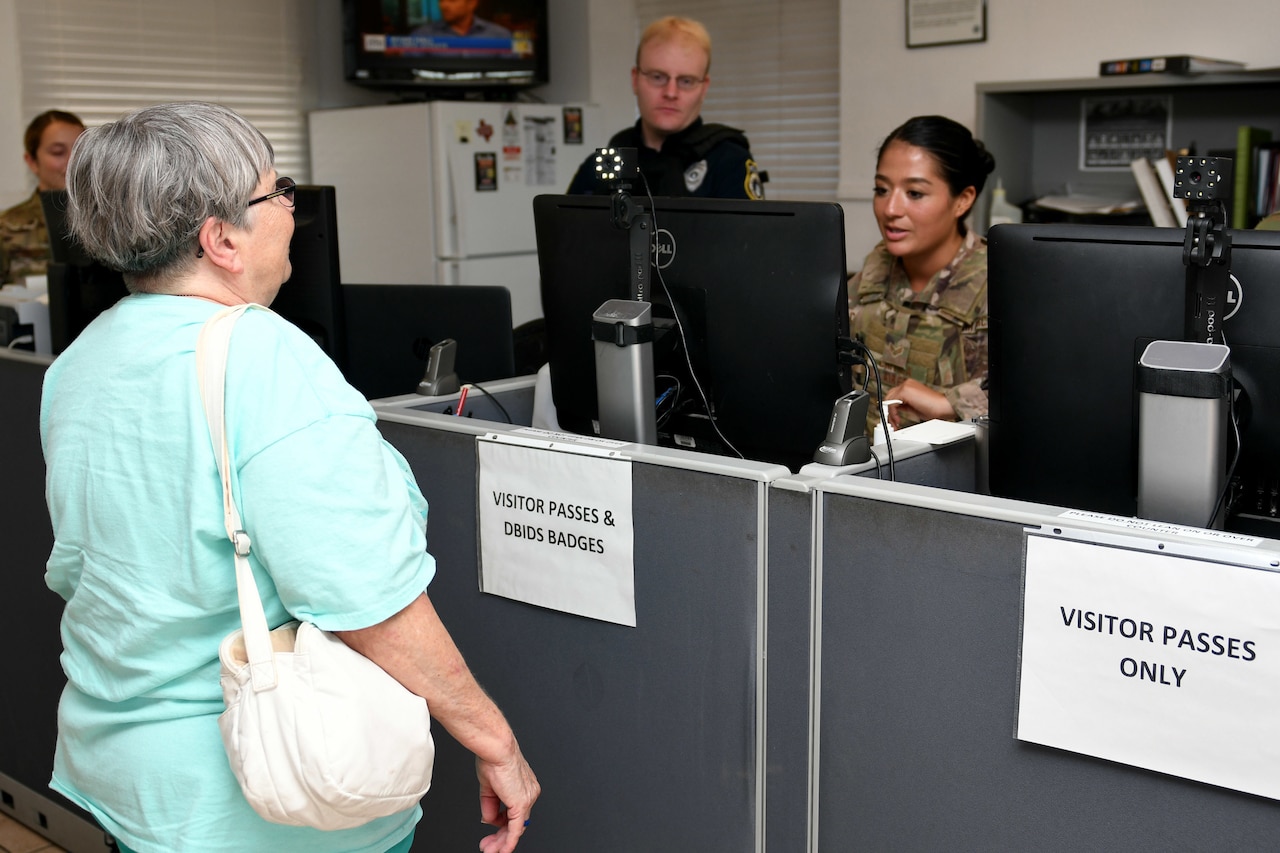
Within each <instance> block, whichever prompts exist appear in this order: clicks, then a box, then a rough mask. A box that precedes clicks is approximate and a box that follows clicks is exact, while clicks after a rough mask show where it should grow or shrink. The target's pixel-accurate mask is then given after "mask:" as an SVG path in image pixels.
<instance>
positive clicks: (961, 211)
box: [951, 185, 978, 219]
mask: <svg viewBox="0 0 1280 853" xmlns="http://www.w3.org/2000/svg"><path fill="white" fill-rule="evenodd" d="M977 198H978V191H977V190H976V189H974V187H973V186H972V185H970V186H967V187H965V188H964V189H963V190H961V191H960V193H959V195H957V196H956V200H955V201H954V202H953V203H952V208H951V209H952V211H953V212H954V213H955V217H956V219H963V218H964V217H965V215H966V214H967V213H968V212H969V209H970V208H972V207H973V202H974V200H976V199H977Z"/></svg>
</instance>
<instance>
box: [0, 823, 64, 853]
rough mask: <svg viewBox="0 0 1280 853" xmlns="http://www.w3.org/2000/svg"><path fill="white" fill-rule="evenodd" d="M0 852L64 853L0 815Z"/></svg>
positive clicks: (44, 839) (38, 835)
mask: <svg viewBox="0 0 1280 853" xmlns="http://www.w3.org/2000/svg"><path fill="white" fill-rule="evenodd" d="M0 850H4V851H5V853H37V851H38V853H62V848H60V847H57V846H55V845H54V844H53V843H52V842H50V841H49V839H47V838H45V837H44V836H43V835H40V834H38V833H36V832H32V831H31V830H30V829H27V828H26V827H25V826H23V825H22V824H20V823H18V822H17V821H16V820H13V819H12V818H10V817H9V816H8V815H4V814H0Z"/></svg>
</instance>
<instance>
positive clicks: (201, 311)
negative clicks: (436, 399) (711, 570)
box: [40, 103, 540, 853]
mask: <svg viewBox="0 0 1280 853" xmlns="http://www.w3.org/2000/svg"><path fill="white" fill-rule="evenodd" d="M67 189H68V196H69V215H70V221H71V228H72V230H73V232H74V233H75V235H76V237H77V238H78V239H79V240H80V242H81V243H82V244H83V245H84V246H85V248H86V249H87V250H88V252H89V254H90V255H92V256H93V257H94V258H96V259H98V260H99V261H101V262H102V263H104V264H106V265H107V266H110V267H112V268H113V269H116V270H119V271H120V272H121V273H122V274H123V276H124V279H125V282H126V284H127V285H128V287H129V289H130V295H129V296H127V297H125V298H124V299H122V300H121V301H120V302H119V303H117V304H116V306H115V307H113V308H111V309H110V310H108V311H106V312H105V313H103V314H102V315H101V316H99V317H98V318H97V319H96V320H95V321H94V322H93V323H92V324H90V326H89V327H88V328H87V329H85V331H84V332H83V333H81V335H80V336H79V337H78V338H77V339H76V340H75V341H74V342H73V343H72V345H71V346H70V347H68V348H67V350H66V351H65V352H64V353H63V354H62V355H61V356H59V357H58V359H57V360H56V361H55V362H54V363H53V364H52V366H51V367H50V368H49V371H48V374H47V376H46V380H45V386H44V397H43V401H42V404H41V412H40V428H41V438H42V441H43V445H44V453H45V459H46V463H47V468H48V475H47V497H48V501H49V513H50V516H51V519H52V521H53V530H54V547H53V553H52V554H51V555H50V558H49V563H48V569H47V574H46V580H47V583H48V585H49V586H50V588H52V589H53V590H54V591H55V592H57V593H58V594H59V595H61V596H62V597H63V598H64V599H66V602H67V603H66V608H65V610H64V614H63V618H62V628H61V632H62V640H63V645H64V652H63V654H62V665H63V669H64V670H65V672H66V675H67V686H66V688H65V690H64V692H63V694H62V699H61V702H60V704H59V708H58V740H57V748H56V755H55V760H54V775H53V783H52V784H53V787H54V788H55V789H56V790H58V791H59V792H61V793H62V794H64V795H66V796H67V797H69V798H70V799H71V800H72V801H74V802H76V803H78V804H79V805H81V806H83V807H84V808H85V809H87V810H89V811H90V812H91V813H92V814H93V815H94V816H95V817H96V818H97V819H98V820H99V821H100V822H101V823H102V825H103V826H104V827H105V828H106V830H107V831H108V832H109V833H110V834H111V835H112V836H114V837H115V838H116V840H117V842H118V844H119V845H120V847H121V849H122V850H125V851H137V853H146V851H159V850H182V851H184V853H200V852H201V851H209V853H213V851H250V850H272V851H308V853H324V851H334V853H337V851H342V853H354V851H361V852H362V853H383V851H391V850H394V851H405V850H408V849H409V846H410V844H411V843H412V840H413V832H414V827H415V826H416V824H417V821H418V819H419V818H420V817H421V814H422V811H421V808H419V807H414V808H413V809H410V810H408V811H405V812H401V813H398V814H395V815H392V816H390V817H386V818H380V819H377V820H374V821H372V822H370V823H367V824H365V825H363V826H360V827H357V828H355V829H347V830H341V831H333V832H321V831H319V830H315V829H310V828H300V827H291V826H283V825H279V824H274V823H269V822H267V821H265V820H263V819H262V818H260V817H259V816H258V815H257V813H255V812H254V811H253V810H252V809H251V808H250V807H249V805H248V803H247V802H246V801H245V799H244V797H243V795H242V794H241V792H240V788H239V786H238V784H237V782H236V779H235V777H234V776H233V775H232V772H231V768H230V766H229V765H228V762H227V757H226V755H225V753H224V751H223V746H222V741H221V739H220V736H219V731H218V724H217V717H218V715H219V714H221V713H222V711H223V703H222V696H221V693H220V690H219V684H218V670H219V663H218V645H219V642H220V641H221V640H222V638H223V637H224V636H226V635H227V634H228V633H230V632H231V631H233V630H235V629H236V628H238V627H239V622H240V617H239V610H238V608H237V598H236V581H235V574H234V572H233V571H232V569H231V560H230V559H229V557H230V554H229V543H228V541H227V539H226V536H225V531H224V528H223V514H222V501H221V489H220V488H219V486H218V473H217V468H216V465H215V460H214V456H213V452H212V449H211V445H210V441H209V433H208V428H207V424H206V422H205V415H204V412H203V408H202V404H201V400H200V396H199V393H198V391H197V387H196V381H195V377H196V368H195V364H194V359H195V352H194V351H195V345H196V337H197V335H198V333H199V332H200V329H201V327H202V326H203V324H204V322H205V321H206V320H207V319H208V318H209V317H210V316H211V315H212V314H214V313H215V312H217V311H219V310H220V309H221V308H222V307H223V306H226V305H238V304H243V303H258V304H260V305H269V304H270V303H271V301H272V299H273V298H274V297H275V295H276V293H277V292H278V291H279V289H280V286H281V284H282V283H283V282H284V281H285V280H286V279H288V278H289V272H290V267H289V240H290V237H291V235H292V234H293V190H294V184H293V181H292V180H290V179H289V178H284V177H279V176H277V174H276V170H275V167H274V154H273V152H272V148H271V145H270V143H268V142H267V140H266V138H265V137H263V135H262V134H261V133H260V132H258V130H257V129H255V128H254V127H253V126H252V125H251V124H249V123H248V122H247V121H245V120H244V119H243V118H242V117H241V116H239V115H237V114H236V113H235V112H233V111H231V110H229V109H226V108H224V107H220V106H217V105H214V104H207V103H178V104H166V105H162V106H156V107H149V108H146V109H143V110H139V111H137V112H134V113H132V114H130V115H127V116H125V117H124V118H122V119H120V120H119V121H116V122H113V123H111V124H108V125H104V126H102V127H98V128H94V129H92V130H89V131H87V132H86V133H85V134H84V135H83V136H82V137H81V139H80V140H79V142H78V143H77V145H76V148H75V152H74V154H73V156H72V158H71V163H70V166H69V169H68V173H67ZM226 385H227V391H226V393H227V412H228V423H227V434H228V438H229V440H230V442H231V445H232V447H233V451H234V452H233V458H232V460H231V469H232V472H233V480H234V482H236V483H237V484H238V488H239V499H240V505H241V507H242V508H243V509H244V512H245V516H246V518H248V519H254V518H268V519H270V524H266V525H262V526H260V528H259V529H257V530H253V531H251V534H252V536H253V546H254V556H255V558H256V559H257V561H258V565H257V566H255V574H256V575H257V576H258V588H259V590H260V592H261V593H262V598H263V604H264V607H265V609H266V613H267V618H268V620H269V622H270V624H271V625H273V626H274V625H278V624H281V623H283V622H286V621H289V620H290V619H293V618H302V619H307V620H309V621H311V622H314V623H315V624H316V625H317V626H319V627H320V628H322V629H325V630H329V631H333V632H335V633H337V634H338V636H339V637H341V638H342V639H343V640H344V641H345V642H346V643H347V644H348V645H350V646H351V647H352V648H354V649H356V650H357V651H360V652H362V653H363V654H365V655H366V656H368V657H369V658H371V659H372V660H374V661H375V662H377V663H378V664H379V665H381V666H382V668H383V669H385V670H386V671H387V672H389V673H390V674H391V675H392V676H394V677H395V678H396V679H397V680H399V681H400V682H401V683H402V684H404V685H405V686H406V687H407V688H409V689H410V690H412V691H413V692H415V693H417V694H418V695H420V696H422V697H423V698H425V699H426V700H427V702H428V705H429V707H430V709H431V712H432V715H433V716H434V717H435V718H436V719H437V720H438V721H439V722H440V723H441V724H442V725H444V727H445V728H446V729H448V731H449V732H450V733H451V734H452V735H453V736H454V737H455V738H456V739H457V740H458V742H459V743H461V744H462V745H463V746H465V747H466V748H468V749H470V750H471V751H472V752H474V753H475V755H476V770H477V775H478V777H479V780H480V802H481V814H482V818H483V820H484V821H485V822H486V823H489V824H492V825H494V826H496V827H498V829H497V831H496V832H494V833H493V834H492V835H489V836H487V837H485V838H483V839H482V840H481V841H480V849H481V850H483V851H488V853H493V851H504V853H510V851H511V850H513V849H514V848H515V846H516V843H517V841H518V840H519V837H520V835H521V834H522V833H523V831H524V828H525V826H526V825H527V823H528V818H529V812H530V809H531V807H532V806H533V803H534V801H535V800H536V799H537V797H538V794H539V791H540V789H539V786H538V782H537V779H536V778H535V777H534V774H533V772H532V770H531V769H530V768H529V765H528V764H527V763H526V761H525V759H524V757H523V755H522V754H521V752H520V747H519V745H518V744H517V742H516V739H515V736H514V735H513V733H512V731H511V728H510V727H509V726H508V724H507V722H506V720H505V719H504V718H503V716H502V713H501V712H500V711H499V710H498V708H497V707H496V706H495V705H494V704H493V702H492V701H491V700H490V699H489V698H488V697H487V696H486V695H485V694H484V692H483V691H482V690H481V689H480V687H479V686H478V685H477V684H476V682H475V680H474V678H473V677H472V675H471V673H470V672H469V670H468V669H467V667H466V664H465V663H464V662H463V660H462V657H461V655H460V654H459V652H458V650H457V648H456V647H455V646H454V644H453V641H452V640H451V639H450V637H449V634H448V632H447V631H446V629H445V627H444V626H443V625H442V624H441V622H440V619H439V618H438V617H437V615H436V612H435V610H434V608H433V607H432V604H431V601H430V600H429V599H428V597H427V595H426V592H425V590H426V587H427V584H428V583H429V581H430V580H431V578H432V575H433V574H434V571H435V564H434V561H433V560H432V558H431V556H430V554H428V553H427V551H426V539H425V522H426V511H427V507H426V501H425V500H424V499H423V497H422V494H421V492H420V491H419V490H418V487H417V484H416V483H415V482H414V479H413V476H412V474H411V473H410V471H409V469H408V466H407V464H406V463H405V461H404V460H403V458H402V457H401V456H400V455H399V454H398V453H397V452H396V451H395V450H394V449H392V448H391V447H390V446H389V445H387V444H386V443H385V442H383V441H382V439H381V437H380V435H379V433H378V431H377V429H376V427H375V425H374V415H373V412H372V410H371V409H370V407H369V406H368V404H367V402H366V401H365V400H364V398H363V397H362V396H361V395H360V394H359V393H358V392H357V391H355V390H354V389H353V388H351V387H350V386H349V385H347V384H346V382H344V381H343V379H342V376H341V374H340V373H339V372H338V370H337V368H336V367H335V366H334V364H333V363H332V362H331V361H330V360H329V359H328V358H327V357H325V355H324V354H323V353H322V352H321V351H320V349H319V348H318V347H316V346H315V344H314V343H312V341H311V340H310V339H309V338H308V337H307V336H306V335H304V334H303V333H302V332H300V331H298V330H297V329H296V328H294V327H293V326H291V325H290V324H289V323H287V322H285V321H284V320H282V319H281V318H280V317H278V316H276V315H274V314H272V313H270V312H268V311H251V312H248V313H246V314H245V315H244V316H243V317H242V319H241V320H240V322H239V323H238V324H237V327H236V333H235V342H234V345H233V346H232V347H231V350H230V357H229V360H228V364H227V379H226ZM339 460H340V462H339Z"/></svg>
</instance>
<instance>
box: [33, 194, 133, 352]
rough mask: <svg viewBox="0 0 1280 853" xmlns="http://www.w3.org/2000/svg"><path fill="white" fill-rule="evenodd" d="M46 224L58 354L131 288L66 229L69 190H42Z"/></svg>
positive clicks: (52, 334)
mask: <svg viewBox="0 0 1280 853" xmlns="http://www.w3.org/2000/svg"><path fill="white" fill-rule="evenodd" d="M40 204H41V207H42V208H43V210H44V218H45V224H46V226H47V227H48V229H49V249H50V254H51V255H52V259H51V261H50V263H49V268H48V274H47V280H48V284H47V286H48V294H49V344H50V351H51V352H52V353H53V354H54V355H57V354H58V353H60V352H62V351H63V350H64V349H66V348H67V347H68V346H69V345H70V344H71V342H72V341H73V340H75V339H76V336H77V335H79V334H80V333H81V332H82V331H84V328H85V326H88V325H89V324H90V323H91V322H93V318H95V317H97V316H98V315H99V314H101V313H102V312H103V311H106V310H107V309H108V308H110V307H111V306H112V305H115V304H116V302H118V301H120V299H121V298H122V297H124V296H127V295H128V293H129V291H128V288H126V287H125V284H124V279H123V278H122V277H121V275H120V273H118V272H116V271H115V270H112V269H108V268H107V267H105V266H103V265H102V264H100V263H98V262H97V261H95V260H93V259H92V258H90V257H89V256H88V254H86V253H85V251H84V247H83V246H81V245H80V243H79V241H77V240H76V239H75V238H74V237H72V236H71V232H70V230H69V229H68V228H67V191H66V190H44V191H42V192H41V193H40Z"/></svg>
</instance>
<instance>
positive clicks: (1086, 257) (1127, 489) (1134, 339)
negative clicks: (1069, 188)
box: [988, 224, 1280, 538]
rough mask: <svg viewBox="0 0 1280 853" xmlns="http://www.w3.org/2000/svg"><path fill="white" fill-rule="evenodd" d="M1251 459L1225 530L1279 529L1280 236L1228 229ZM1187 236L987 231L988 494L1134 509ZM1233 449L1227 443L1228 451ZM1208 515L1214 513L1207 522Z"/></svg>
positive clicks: (1232, 327) (1245, 462) (1246, 450)
mask: <svg viewBox="0 0 1280 853" xmlns="http://www.w3.org/2000/svg"><path fill="white" fill-rule="evenodd" d="M1230 235H1231V241H1232V246H1231V271H1232V275H1233V276H1234V278H1235V280H1236V281H1237V282H1238V289H1237V290H1236V292H1235V293H1234V294H1233V296H1232V299H1233V300H1235V301H1236V302H1237V303H1238V304H1237V310H1236V311H1235V313H1234V314H1231V315H1228V317H1227V319H1226V321H1225V323H1224V334H1225V337H1226V344H1227V346H1229V347H1230V349H1231V368H1232V375H1233V377H1234V380H1235V382H1236V384H1237V386H1238V387H1239V391H1240V393H1239V397H1238V400H1237V404H1236V410H1237V414H1238V416H1239V419H1240V431H1241V457H1240V461H1239V464H1238V465H1237V468H1236V472H1235V490H1234V495H1235V504H1234V506H1233V507H1232V513H1231V516H1230V517H1229V518H1228V519H1227V523H1226V526H1227V529H1229V530H1236V531H1241V532H1244V531H1249V532H1253V533H1259V534H1261V535H1266V536H1270V537H1273V538H1274V537H1276V536H1278V535H1280V530H1276V529H1274V528H1276V526H1277V525H1276V520H1277V519H1278V518H1280V500H1278V499H1277V492H1278V491H1280V323H1277V322H1276V318H1278V317H1280V233H1277V232H1266V231H1231V232H1230ZM1183 238H1184V232H1183V231H1182V230H1181V229H1175V228H1147V227H1137V226H1109V225H1065V224H1053V225H999V226H996V227H994V228H992V229H991V231H990V232H989V233H988V241H989V255H988V258H989V278H988V299H989V304H990V322H991V338H990V377H989V385H990V388H989V394H990V417H991V424H990V436H989V441H990V445H989V453H990V457H989V464H990V487H991V492H992V494H994V495H997V496H999V497H1007V498H1016V499H1019V500H1028V501H1035V502H1037V503H1045V504H1052V505H1056V506H1065V507H1071V508H1075V509H1085V510H1093V511H1095V512H1103V513H1109V514H1113V515H1120V516H1126V517H1128V516H1133V515H1135V514H1136V512H1137V492H1138V479H1137V469H1138V445H1137V430H1138V415H1137V412H1138V395H1137V392H1136V390H1135V387H1136V385H1135V378H1136V373H1137V364H1138V358H1139V357H1140V356H1141V354H1142V351H1143V349H1145V347H1146V345H1147V344H1148V343H1150V342H1151V341H1154V340H1173V341H1178V340H1183V339H1184V316H1183V315H1184V307H1185V305H1186V267H1185V266H1184V265H1183V262H1182V246H1183ZM1233 451H1234V447H1232V448H1230V450H1229V453H1230V452H1233ZM1206 521H1207V520H1206Z"/></svg>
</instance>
